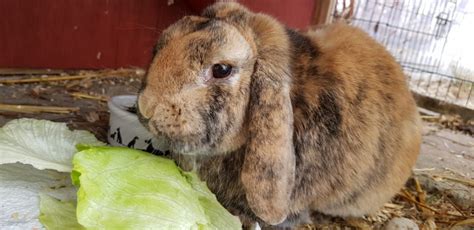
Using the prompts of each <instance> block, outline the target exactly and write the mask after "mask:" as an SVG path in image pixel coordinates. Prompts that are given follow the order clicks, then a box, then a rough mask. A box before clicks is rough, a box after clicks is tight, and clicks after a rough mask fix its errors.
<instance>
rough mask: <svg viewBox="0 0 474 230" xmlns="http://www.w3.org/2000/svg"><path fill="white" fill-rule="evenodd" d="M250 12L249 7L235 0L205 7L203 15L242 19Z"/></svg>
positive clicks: (215, 17)
mask: <svg viewBox="0 0 474 230" xmlns="http://www.w3.org/2000/svg"><path fill="white" fill-rule="evenodd" d="M248 13H249V11H248V10H247V8H245V7H243V6H242V5H240V4H238V3H236V2H234V1H220V2H216V3H214V4H213V5H211V6H209V7H207V8H206V9H204V11H203V12H202V16H203V17H206V18H214V19H224V20H234V19H240V18H241V17H243V16H244V15H246V14H248Z"/></svg>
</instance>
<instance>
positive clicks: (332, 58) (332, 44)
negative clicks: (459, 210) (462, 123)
mask: <svg viewBox="0 0 474 230" xmlns="http://www.w3.org/2000/svg"><path fill="white" fill-rule="evenodd" d="M288 34H289V37H290V43H291V44H290V45H291V47H293V49H292V50H293V51H292V52H293V54H292V56H293V73H292V76H293V87H292V103H293V112H294V138H293V139H294V144H295V150H296V151H295V154H296V181H295V189H294V191H293V200H294V201H295V203H294V207H293V210H294V211H295V212H296V211H299V210H302V209H304V207H305V206H307V202H308V201H311V202H312V203H313V207H314V208H316V209H318V210H319V211H322V212H325V213H328V214H336V215H343V216H346V215H363V214H366V213H368V212H372V211H375V210H377V209H378V208H379V207H380V206H381V205H383V203H384V202H387V201H388V200H389V199H390V197H392V196H393V195H394V194H395V193H396V192H397V191H398V189H400V187H402V185H403V183H404V182H405V181H406V179H407V178H408V176H409V175H410V169H411V167H412V166H413V165H414V162H415V161H416V158H417V155H418V152H419V146H420V123H419V118H418V115H417V110H416V105H415V102H414V100H413V98H412V96H411V94H410V92H409V90H408V87H407V84H406V80H405V76H404V75H403V72H402V70H401V68H400V66H399V65H398V64H397V63H396V61H395V60H394V58H393V57H392V56H391V55H390V54H389V53H388V51H386V50H385V48H384V47H383V46H381V45H380V44H378V43H377V42H376V41H374V40H373V39H371V38H370V37H369V36H368V35H367V34H365V33H364V32H362V31H360V30H359V29H356V28H353V27H350V26H347V25H344V24H334V25H330V26H328V27H326V28H323V29H321V30H318V31H314V32H309V33H308V34H298V33H296V32H293V31H288Z"/></svg>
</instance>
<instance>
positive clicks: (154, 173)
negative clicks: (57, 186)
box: [71, 146, 241, 229]
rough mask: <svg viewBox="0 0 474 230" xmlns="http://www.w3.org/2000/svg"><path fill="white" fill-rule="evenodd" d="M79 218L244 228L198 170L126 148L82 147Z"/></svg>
mask: <svg viewBox="0 0 474 230" xmlns="http://www.w3.org/2000/svg"><path fill="white" fill-rule="evenodd" d="M78 149H79V150H80V152H78V153H76V154H75V155H74V159H73V171H72V174H71V176H72V181H73V184H74V185H76V186H77V187H78V193H77V208H76V216H77V220H78V222H79V224H80V225H81V226H83V227H85V228H90V229H241V224H240V221H239V219H238V218H237V217H235V216H232V215H231V214H230V213H229V212H228V211H227V210H226V209H225V208H224V207H222V206H221V205H220V204H219V202H218V201H217V199H216V198H215V196H214V195H213V194H212V193H211V192H210V191H209V189H208V188H207V187H206V185H205V183H203V182H201V181H200V180H199V179H198V177H197V175H196V174H195V173H191V172H184V171H182V170H181V169H180V168H178V167H177V166H176V164H175V163H174V162H173V161H172V160H169V159H166V158H162V157H157V156H154V155H152V154H148V153H146V152H142V151H138V150H133V149H128V148H121V147H107V146H100V147H86V146H79V147H78Z"/></svg>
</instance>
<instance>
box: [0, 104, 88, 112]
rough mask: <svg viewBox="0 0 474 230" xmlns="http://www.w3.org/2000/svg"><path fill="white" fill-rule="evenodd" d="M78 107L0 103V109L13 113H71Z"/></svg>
mask: <svg viewBox="0 0 474 230" xmlns="http://www.w3.org/2000/svg"><path fill="white" fill-rule="evenodd" d="M78 110H79V108H78V107H57V106H38V105H10V104H0V111H5V112H15V113H61V114H64V113H71V112H75V111H78Z"/></svg>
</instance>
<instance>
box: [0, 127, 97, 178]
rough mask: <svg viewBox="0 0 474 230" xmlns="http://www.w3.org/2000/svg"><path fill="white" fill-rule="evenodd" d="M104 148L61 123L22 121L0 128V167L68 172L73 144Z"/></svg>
mask: <svg viewBox="0 0 474 230" xmlns="http://www.w3.org/2000/svg"><path fill="white" fill-rule="evenodd" d="M79 143H85V144H88V145H104V143H102V142H100V141H98V140H97V139H96V138H95V137H94V135H93V134H92V133H90V132H88V131H84V130H76V131H71V130H69V128H68V127H67V126H66V124H65V123H58V122H52V121H47V120H36V119H29V118H22V119H17V120H12V121H10V122H8V123H7V124H5V125H4V126H3V127H2V128H1V129H0V164H7V163H16V162H18V163H23V164H30V165H33V166H34V167H35V168H37V169H54V170H57V171H60V172H70V171H71V169H72V164H71V162H72V156H73V155H74V153H75V152H76V144H79Z"/></svg>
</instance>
